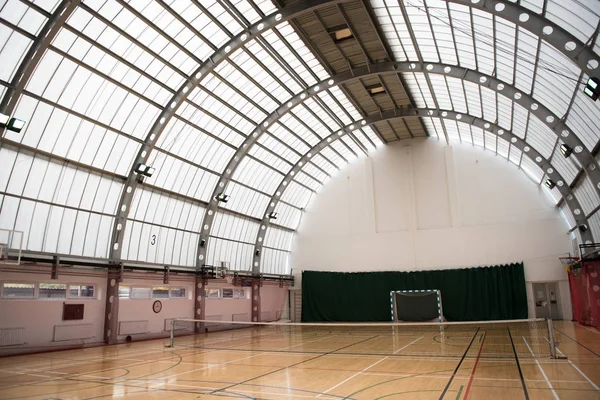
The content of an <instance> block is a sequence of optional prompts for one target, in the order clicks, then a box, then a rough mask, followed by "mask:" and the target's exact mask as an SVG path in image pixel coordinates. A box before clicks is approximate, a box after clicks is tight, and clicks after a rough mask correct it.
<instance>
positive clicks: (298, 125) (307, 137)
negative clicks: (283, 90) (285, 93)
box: [279, 107, 328, 147]
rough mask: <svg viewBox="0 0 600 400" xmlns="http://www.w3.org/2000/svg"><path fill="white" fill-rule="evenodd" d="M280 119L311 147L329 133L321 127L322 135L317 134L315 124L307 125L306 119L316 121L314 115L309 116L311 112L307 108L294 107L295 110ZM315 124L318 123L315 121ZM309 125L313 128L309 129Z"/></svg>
mask: <svg viewBox="0 0 600 400" xmlns="http://www.w3.org/2000/svg"><path fill="white" fill-rule="evenodd" d="M305 118H306V119H305ZM279 121H280V122H281V123H282V124H284V125H285V126H286V127H287V128H288V129H289V130H291V131H292V132H294V134H296V135H297V136H299V137H300V138H301V139H302V140H303V141H304V142H306V143H307V144H308V145H309V146H310V147H313V146H314V145H316V144H317V143H319V141H320V140H321V138H322V137H325V136H327V135H328V133H327V132H323V130H322V129H320V130H319V131H320V132H319V133H321V132H322V133H321V135H322V136H317V132H315V131H314V128H315V125H311V124H307V125H305V124H306V121H313V122H314V121H315V120H314V117H312V116H309V113H308V111H307V110H306V109H303V108H300V107H298V108H296V109H294V112H289V113H287V114H286V115H284V116H283V117H281V118H280V120H279ZM315 124H316V122H315ZM307 126H308V127H310V128H312V129H309V128H308V127H307ZM321 126H322V125H321ZM317 127H318V125H317Z"/></svg>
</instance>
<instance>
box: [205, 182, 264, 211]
mask: <svg viewBox="0 0 600 400" xmlns="http://www.w3.org/2000/svg"><path fill="white" fill-rule="evenodd" d="M212 187H213V188H214V185H213V186H212ZM226 194H228V195H230V196H231V197H230V199H229V201H228V202H227V203H225V204H224V205H222V206H223V207H224V208H226V209H228V210H233V211H237V212H239V213H242V214H246V215H249V216H251V217H255V218H262V217H263V213H264V211H265V210H266V209H267V204H268V203H269V200H270V199H269V197H267V196H265V195H264V194H261V193H258V192H257V191H254V190H252V189H249V188H247V187H244V186H242V185H240V184H237V183H235V182H230V183H229V184H228V185H227V188H226Z"/></svg>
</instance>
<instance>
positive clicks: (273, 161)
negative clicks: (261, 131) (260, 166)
mask: <svg viewBox="0 0 600 400" xmlns="http://www.w3.org/2000/svg"><path fill="white" fill-rule="evenodd" d="M263 136H264V135H263ZM273 144H274V145H275V148H268V149H269V150H270V151H267V150H266V149H265V148H264V147H263V146H252V147H251V148H250V150H249V151H248V155H250V156H252V157H255V158H257V159H258V160H260V161H262V162H264V163H265V164H267V165H269V166H271V167H272V168H275V169H276V170H277V171H279V173H281V174H282V175H285V174H287V173H288V172H289V170H290V169H291V168H292V165H291V163H290V162H289V161H288V162H285V161H284V160H285V159H286V158H285V157H283V155H282V154H281V153H282V152H286V151H287V152H289V149H287V148H285V147H284V146H283V145H281V144H279V142H274V143H273ZM289 154H293V153H291V152H289Z"/></svg>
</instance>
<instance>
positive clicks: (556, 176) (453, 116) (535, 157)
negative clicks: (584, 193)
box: [253, 107, 594, 273]
mask: <svg viewBox="0 0 600 400" xmlns="http://www.w3.org/2000/svg"><path fill="white" fill-rule="evenodd" d="M407 117H431V118H444V119H448V120H454V121H460V122H464V123H466V124H470V125H474V126H477V127H479V128H481V129H483V130H485V131H488V132H492V133H494V134H495V135H496V136H497V137H498V138H500V137H502V138H503V139H504V140H506V141H507V142H509V143H510V144H511V145H512V146H515V147H517V148H518V149H520V150H521V151H522V154H524V155H526V156H527V157H529V158H530V159H531V160H532V161H533V162H534V163H535V164H536V165H538V166H539V167H540V168H541V169H542V171H544V173H545V174H546V175H548V177H550V178H551V179H552V180H553V181H554V182H556V188H558V190H559V192H560V194H561V195H562V196H563V198H564V199H565V201H566V202H567V204H568V206H569V208H570V209H571V212H572V214H573V217H575V221H576V223H577V225H578V226H579V225H582V224H585V225H586V226H589V224H588V221H587V218H586V216H585V213H583V212H582V211H581V210H582V208H581V205H580V204H579V201H578V200H577V197H576V196H575V193H573V191H572V190H571V188H570V187H569V185H568V184H567V183H566V182H565V180H564V179H563V177H562V176H561V174H560V173H559V172H558V171H556V170H555V169H554V168H553V167H552V165H551V163H550V162H549V161H548V160H547V159H546V158H544V157H543V156H542V155H541V154H540V153H539V152H538V151H537V150H536V149H534V148H533V147H532V146H531V145H529V144H528V143H527V142H526V141H525V140H523V139H521V138H519V137H518V136H516V135H515V134H513V133H512V132H510V131H506V130H504V129H502V128H501V127H499V126H498V125H496V124H495V123H493V122H490V121H486V120H484V119H482V118H479V117H475V116H472V115H468V114H461V113H457V112H455V111H451V110H437V109H429V108H412V107H406V108H400V109H397V110H394V111H388V112H384V113H382V114H380V115H375V116H371V117H367V118H365V119H364V120H362V121H359V122H357V123H354V124H352V125H347V126H345V127H343V128H342V129H341V130H339V131H338V132H336V133H333V134H331V135H329V136H328V137H326V138H325V139H323V140H321V141H320V142H319V143H317V144H316V145H315V146H313V147H312V148H311V149H310V151H309V152H308V153H307V154H305V155H304V156H303V157H302V158H301V159H300V160H298V162H297V163H296V164H295V165H294V166H293V167H292V169H291V170H290V171H289V172H288V174H287V175H286V176H285V178H283V180H282V181H281V183H280V184H279V186H278V187H277V190H276V192H275V194H274V195H273V196H272V197H271V200H270V201H269V205H268V206H267V209H266V210H265V212H264V216H263V219H262V223H261V226H260V228H259V231H258V234H257V236H256V241H255V247H254V260H253V263H254V264H253V265H254V266H253V272H254V273H259V272H260V265H261V260H262V253H263V243H264V238H265V234H266V229H267V228H268V227H269V225H270V219H269V217H268V214H269V213H271V212H272V211H274V210H275V207H276V206H277V203H278V202H279V199H281V197H282V196H283V194H284V193H285V191H286V189H287V187H288V184H289V182H290V181H291V180H292V179H293V177H294V175H295V174H297V173H298V172H299V171H301V170H302V167H303V165H305V164H306V163H307V162H309V161H310V158H311V157H312V156H314V155H315V154H318V153H319V152H320V151H321V150H323V149H324V148H326V147H328V146H329V145H330V144H331V143H332V142H334V141H335V140H337V139H339V138H340V137H342V136H344V135H346V134H348V133H349V132H351V131H353V130H355V129H360V128H362V127H365V126H369V125H372V124H375V123H377V122H381V121H389V120H394V119H402V118H407ZM581 238H582V240H583V241H584V242H585V243H588V242H589V243H593V241H594V238H593V235H592V233H591V229H588V230H587V231H585V232H582V233H581Z"/></svg>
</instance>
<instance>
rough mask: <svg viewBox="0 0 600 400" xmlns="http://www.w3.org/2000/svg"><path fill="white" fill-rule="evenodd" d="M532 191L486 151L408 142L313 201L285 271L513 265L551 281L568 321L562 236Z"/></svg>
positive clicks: (534, 278)
mask: <svg viewBox="0 0 600 400" xmlns="http://www.w3.org/2000/svg"><path fill="white" fill-rule="evenodd" d="M543 190H544V189H542V188H540V187H539V186H538V185H536V184H535V183H534V182H532V181H531V180H530V179H529V178H528V177H527V176H526V175H525V173H523V172H522V171H519V170H518V168H517V167H516V166H515V165H513V164H511V163H509V162H508V161H506V160H503V159H502V158H500V157H496V156H494V154H492V153H491V152H489V151H484V150H483V149H481V148H478V147H477V148H476V147H472V146H470V145H456V146H445V145H444V144H442V143H441V142H439V141H435V140H413V141H403V142H400V143H393V144H390V145H388V146H384V147H382V148H381V149H380V150H378V151H377V152H375V153H374V154H372V156H371V157H370V158H365V159H360V160H356V161H354V162H353V163H352V164H350V165H349V166H348V167H347V168H346V169H344V170H343V171H341V172H339V173H338V174H337V175H335V176H334V177H333V178H332V179H331V181H329V182H328V183H327V184H326V185H325V186H324V187H323V188H322V190H321V191H320V193H319V194H318V195H317V196H315V197H314V198H313V200H312V202H311V204H310V205H309V207H308V208H307V210H306V212H305V214H304V216H303V220H302V223H301V224H300V227H299V230H298V233H297V235H296V236H295V242H294V245H293V249H292V255H291V261H290V262H291V266H292V269H293V272H294V274H295V275H296V279H297V280H296V286H298V285H300V279H301V271H302V270H319V271H379V270H399V271H414V270H427V269H446V268H464V267H476V266H484V265H497V264H505V263H510V262H519V261H523V262H524V264H525V279H526V280H527V282H528V284H527V290H528V295H529V312H530V316H533V311H534V310H533V297H532V294H531V283H532V282H545V281H559V282H560V297H561V300H562V309H563V316H564V318H565V319H571V304H570V299H569V292H568V284H567V275H566V272H565V271H564V270H563V268H562V266H561V264H560V262H559V261H558V257H560V256H561V255H564V254H565V253H568V252H569V251H572V246H571V240H570V238H569V235H568V232H567V228H566V225H565V223H564V222H563V220H562V218H561V216H560V214H559V212H558V210H557V209H556V208H554V207H553V205H552V204H551V202H550V200H549V199H548V197H547V195H546V194H545V193H543Z"/></svg>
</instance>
